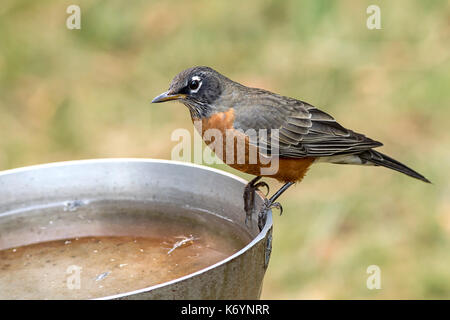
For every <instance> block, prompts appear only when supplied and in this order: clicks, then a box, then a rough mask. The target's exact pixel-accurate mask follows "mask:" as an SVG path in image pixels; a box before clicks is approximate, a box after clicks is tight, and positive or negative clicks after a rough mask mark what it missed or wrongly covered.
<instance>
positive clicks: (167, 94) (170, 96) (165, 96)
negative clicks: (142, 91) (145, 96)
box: [152, 91, 186, 103]
mask: <svg viewBox="0 0 450 320" xmlns="http://www.w3.org/2000/svg"><path fill="white" fill-rule="evenodd" d="M185 97H186V95H185V94H172V93H171V92H170V91H166V92H164V93H161V94H160V95H159V96H157V97H155V98H154V99H153V100H152V103H159V102H166V101H170V100H178V99H182V98H185Z"/></svg>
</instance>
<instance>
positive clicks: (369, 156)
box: [359, 150, 431, 183]
mask: <svg viewBox="0 0 450 320" xmlns="http://www.w3.org/2000/svg"><path fill="white" fill-rule="evenodd" d="M359 157H360V158H361V159H362V160H363V161H368V162H370V163H373V164H375V165H376V166H383V167H386V168H389V169H392V170H396V171H399V172H401V173H404V174H406V175H408V176H410V177H413V178H416V179H419V180H422V181H424V182H427V183H431V181H430V180H428V179H427V178H425V177H424V176H423V175H421V174H420V173H418V172H416V171H414V170H413V169H411V168H408V167H407V166H405V165H404V164H402V163H400V162H398V161H397V160H394V159H392V158H391V157H388V156H387V155H385V154H382V153H381V152H378V151H375V150H368V151H365V152H363V153H361V154H359Z"/></svg>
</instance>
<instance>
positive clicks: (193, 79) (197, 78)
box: [190, 76, 202, 93]
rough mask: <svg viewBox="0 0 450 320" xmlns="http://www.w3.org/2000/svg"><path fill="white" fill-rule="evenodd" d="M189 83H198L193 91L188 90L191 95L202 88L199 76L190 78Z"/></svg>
mask: <svg viewBox="0 0 450 320" xmlns="http://www.w3.org/2000/svg"><path fill="white" fill-rule="evenodd" d="M191 81H198V87H197V88H195V89H190V90H191V93H197V92H198V90H200V88H201V86H202V79H201V78H200V77H199V76H193V77H192V78H191Z"/></svg>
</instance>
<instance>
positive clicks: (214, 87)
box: [152, 67, 230, 118]
mask: <svg viewBox="0 0 450 320" xmlns="http://www.w3.org/2000/svg"><path fill="white" fill-rule="evenodd" d="M227 80H228V79H227V78H225V77H224V76H222V75H221V74H220V73H218V72H217V71H215V70H213V69H211V68H209V67H193V68H189V69H186V70H184V71H182V72H180V73H179V74H177V75H176V76H175V78H173V80H172V83H171V84H170V87H169V90H168V91H166V92H164V93H162V94H160V95H159V96H157V97H156V98H155V99H153V101H152V103H158V102H165V101H170V100H179V101H180V102H182V103H184V104H185V105H186V106H187V107H188V108H189V111H190V112H191V116H192V117H198V118H201V117H205V116H208V115H209V114H211V113H212V112H213V111H214V110H213V109H214V101H216V100H217V99H218V98H219V97H220V95H221V93H222V91H223V86H224V85H225V82H226V81H227ZM228 81H230V80H228Z"/></svg>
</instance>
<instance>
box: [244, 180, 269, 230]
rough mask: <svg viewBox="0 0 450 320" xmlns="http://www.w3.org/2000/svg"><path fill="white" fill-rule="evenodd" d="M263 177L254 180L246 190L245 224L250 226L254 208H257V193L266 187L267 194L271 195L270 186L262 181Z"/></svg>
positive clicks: (248, 184)
mask: <svg viewBox="0 0 450 320" xmlns="http://www.w3.org/2000/svg"><path fill="white" fill-rule="evenodd" d="M261 178H262V177H261V176H257V177H255V178H253V179H252V180H251V181H250V182H249V183H247V185H246V186H245V189H244V210H245V224H246V225H247V226H248V225H249V224H248V222H249V221H251V220H252V215H253V208H254V206H255V192H256V190H258V188H259V187H266V188H267V194H269V185H268V184H267V183H265V182H264V181H261V182H258V181H259V180H261Z"/></svg>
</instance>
